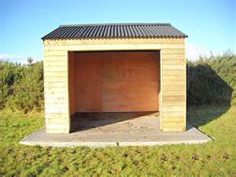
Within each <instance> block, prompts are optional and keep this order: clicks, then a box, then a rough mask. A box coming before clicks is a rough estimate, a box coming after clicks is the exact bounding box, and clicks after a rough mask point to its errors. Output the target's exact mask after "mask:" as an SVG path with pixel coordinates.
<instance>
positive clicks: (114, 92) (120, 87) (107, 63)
mask: <svg viewBox="0 0 236 177" xmlns="http://www.w3.org/2000/svg"><path fill="white" fill-rule="evenodd" d="M68 58H69V59H68V60H69V62H68V63H69V105H70V115H75V113H77V115H78V113H93V114H90V115H93V116H94V117H99V116H98V115H102V117H104V116H105V117H107V115H110V114H109V113H120V114H117V115H121V113H126V114H122V117H123V118H125V115H127V117H130V118H133V117H135V115H140V112H142V114H148V113H150V112H158V111H159V93H160V51H158V50H157V51H92V52H69V57H68ZM131 112H132V113H137V114H129V113H131ZM95 113H97V114H95ZM101 113H102V114H101ZM106 113H107V114H106ZM127 113H128V114H127ZM79 115H85V114H79ZM113 115H114V114H113ZM85 117H86V116H85ZM108 117H109V116H108Z"/></svg>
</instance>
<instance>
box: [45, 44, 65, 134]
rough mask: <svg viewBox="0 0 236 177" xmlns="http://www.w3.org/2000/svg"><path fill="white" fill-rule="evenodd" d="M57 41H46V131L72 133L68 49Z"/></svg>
mask: <svg viewBox="0 0 236 177" xmlns="http://www.w3.org/2000/svg"><path fill="white" fill-rule="evenodd" d="M57 42H58V41H49V42H46V43H45V42H44V59H43V67H44V99H45V101H44V105H45V127H46V133H70V112H69V84H68V83H69V82H68V69H69V68H68V51H67V50H61V49H60V50H59V49H57V46H56V45H57Z"/></svg>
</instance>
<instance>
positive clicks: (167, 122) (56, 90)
mask: <svg viewBox="0 0 236 177" xmlns="http://www.w3.org/2000/svg"><path fill="white" fill-rule="evenodd" d="M104 50H110V51H115V50H160V51H161V54H160V56H161V59H160V78H161V81H160V83H161V85H160V86H161V87H160V97H159V99H160V105H159V108H160V126H161V127H160V128H161V130H162V131H184V130H185V128H186V61H185V44H184V39H183V38H172V39H106V40H45V41H44V91H45V121H46V131H47V132H48V133H69V132H70V115H71V114H72V113H73V112H74V111H77V110H78V109H77V108H78V103H76V100H77V99H75V100H74V101H72V103H70V102H69V97H70V96H71V93H72V95H73V88H74V89H75V88H76V87H73V86H72V87H69V83H70V82H72V81H71V80H73V78H70V77H69V75H74V74H75V75H76V70H69V69H68V68H69V64H70V63H69V62H70V61H71V60H68V58H69V55H71V54H70V53H71V52H70V51H104ZM71 58H73V56H71ZM72 62H73V61H72ZM73 66H76V64H75V65H73ZM91 67H92V66H91ZM75 78H76V77H75ZM91 79H94V78H91ZM72 83H74V84H75V83H76V82H72ZM72 85H73V84H72ZM82 85H83V84H82ZM108 85H109V84H108ZM71 88H72V90H71ZM75 90H76V89H75ZM114 90H116V89H114ZM94 97H99V95H94ZM97 100H98V99H97ZM73 104H74V105H75V106H70V105H73ZM88 104H90V103H88Z"/></svg>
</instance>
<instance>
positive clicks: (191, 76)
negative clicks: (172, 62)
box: [187, 52, 236, 105]
mask: <svg viewBox="0 0 236 177" xmlns="http://www.w3.org/2000/svg"><path fill="white" fill-rule="evenodd" d="M235 88H236V56H235V55H234V54H232V53H230V52H226V53H225V54H223V55H218V56H211V57H200V58H199V60H197V61H195V62H191V61H189V62H188V64H187V98H188V104H189V105H196V104H230V103H231V100H232V99H234V100H235V91H234V90H235Z"/></svg>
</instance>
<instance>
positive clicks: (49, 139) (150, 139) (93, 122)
mask: <svg viewBox="0 0 236 177" xmlns="http://www.w3.org/2000/svg"><path fill="white" fill-rule="evenodd" d="M114 115H115V114H114V113H107V114H100V115H99V114H96V115H95V113H87V114H85V113H84V114H80V115H77V116H75V117H73V118H72V119H73V120H72V125H73V127H72V133H70V134H52V133H51V134H49V133H45V128H42V129H40V130H38V131H36V132H34V133H32V134H31V135H29V136H27V137H25V138H24V139H22V140H21V141H20V143H21V144H25V145H39V146H52V147H76V146H89V147H107V146H154V145H167V144H199V143H206V142H208V141H211V140H212V139H211V138H210V137H209V136H207V135H205V134H204V133H202V132H201V131H199V130H198V129H196V128H194V127H193V126H191V125H190V124H187V131H185V132H161V131H160V128H159V127H160V122H159V116H158V113H146V114H143V113H142V115H140V114H139V113H138V114H135V115H134V113H122V114H116V116H114ZM117 116H118V117H117Z"/></svg>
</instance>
